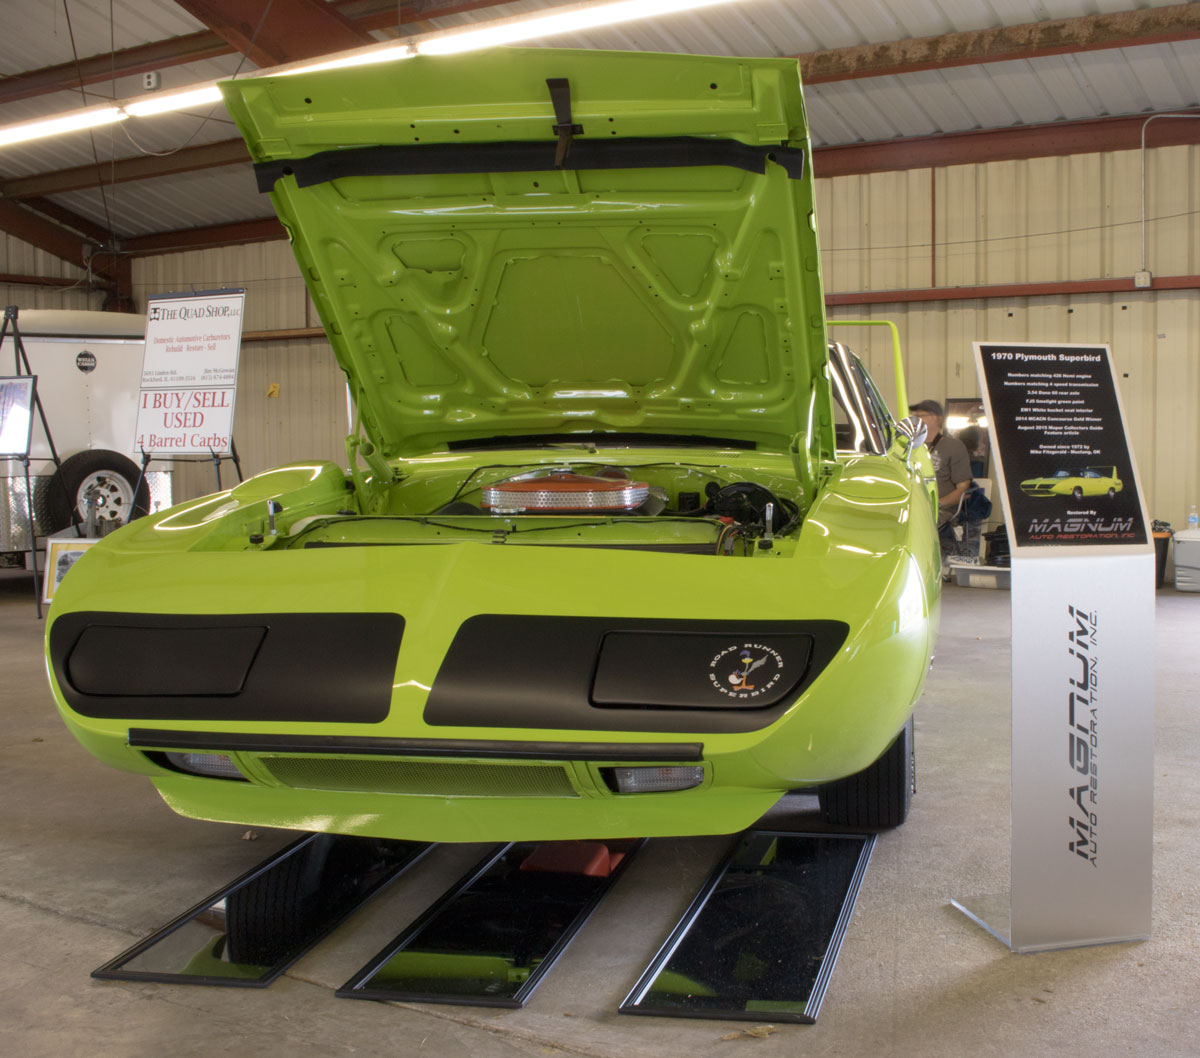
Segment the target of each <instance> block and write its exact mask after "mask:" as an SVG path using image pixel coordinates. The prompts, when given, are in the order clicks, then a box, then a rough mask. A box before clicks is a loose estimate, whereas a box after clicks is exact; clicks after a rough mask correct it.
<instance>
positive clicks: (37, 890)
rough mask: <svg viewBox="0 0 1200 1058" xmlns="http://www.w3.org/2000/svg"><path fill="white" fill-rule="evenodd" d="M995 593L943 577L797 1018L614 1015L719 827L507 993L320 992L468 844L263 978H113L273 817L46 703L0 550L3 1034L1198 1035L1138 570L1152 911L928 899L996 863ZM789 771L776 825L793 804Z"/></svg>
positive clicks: (925, 1047)
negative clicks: (926, 662)
mask: <svg viewBox="0 0 1200 1058" xmlns="http://www.w3.org/2000/svg"><path fill="white" fill-rule="evenodd" d="M1008 626H1009V597H1008V593H1007V592H996V591H987V590H979V589H974V590H973V589H966V588H954V587H951V588H948V589H947V593H946V596H945V606H944V612H943V623H942V627H943V632H942V636H941V639H940V643H939V652H938V659H937V663H936V665H935V667H934V672H933V674H932V676H931V677H930V680H929V684H928V688H927V691H926V694H925V698H924V700H923V702H922V704H921V706H920V707H919V709H918V712H917V754H918V775H919V793H918V796H917V798H916V800H915V801H914V807H913V812H912V814H911V816H910V817H909V821H908V823H907V824H906V825H905V826H904V827H903V828H901V829H900V830H898V831H896V832H892V833H885V834H883V835H881V836H880V838H879V842H878V844H877V846H876V850H875V854H874V857H873V859H872V861H871V866H870V869H869V871H868V874H867V879H866V883H865V885H864V887H863V891H862V894H861V896H860V899H859V906H858V910H857V912H856V913H855V915H854V918H853V920H852V922H851V924H850V929H849V934H848V937H847V939H846V943H845V946H844V948H843V950H842V955H841V958H840V960H839V962H838V965H837V969H836V972H835V973H834V975H833V981H832V984H831V985H830V988H829V992H828V994H827V996H826V1000H825V1005H824V1008H823V1009H822V1011H821V1016H820V1020H819V1023H818V1024H817V1025H815V1026H795V1025H779V1026H777V1027H776V1031H775V1032H774V1033H773V1034H771V1035H770V1036H769V1037H767V1038H765V1039H753V1038H741V1039H737V1040H729V1039H725V1038H723V1037H726V1036H727V1035H729V1034H730V1033H735V1032H738V1031H739V1030H740V1029H743V1028H748V1027H750V1026H749V1025H748V1024H747V1023H745V1022H741V1023H738V1022H719V1021H693V1020H675V1019H667V1018H656V1017H653V1018H645V1017H628V1016H625V1015H619V1014H617V1012H616V1010H617V1005H618V1003H619V1002H620V1001H621V999H622V998H623V997H624V995H625V994H626V992H627V991H628V990H629V989H630V988H631V987H632V985H633V983H634V981H635V980H636V979H637V976H638V974H639V972H640V970H641V968H642V967H643V965H644V964H645V962H646V961H647V960H648V959H649V958H650V956H651V955H653V953H654V951H655V950H656V948H657V946H658V944H659V943H660V942H661V940H662V939H663V938H665V936H666V934H667V933H668V931H669V930H670V928H671V926H672V925H673V924H674V922H675V920H676V918H677V917H678V915H679V914H680V913H681V911H682V910H683V909H684V908H685V907H686V905H687V903H688V902H689V899H690V897H691V895H692V894H693V893H694V891H695V889H696V888H697V887H698V886H699V884H700V883H701V881H702V880H703V878H704V877H705V876H706V874H707V873H708V871H709V869H710V868H711V866H712V865H713V864H714V863H715V862H716V860H717V859H718V857H719V856H720V855H721V853H722V852H723V850H724V849H725V848H727V846H728V843H729V839H728V838H707V839H679V840H656V841H653V842H651V843H649V844H648V845H647V847H646V848H645V849H644V850H643V852H642V853H641V854H640V855H639V857H638V858H637V860H635V861H634V862H633V863H632V864H631V865H630V869H629V870H628V871H627V872H626V874H625V876H624V878H622V880H621V881H620V883H619V884H618V885H617V886H616V888H615V889H614V891H613V892H612V893H611V894H610V896H609V897H608V898H607V899H606V900H605V901H604V903H603V904H602V905H601V907H600V908H599V909H598V910H597V912H596V913H595V915H594V916H593V917H592V919H591V921H590V922H589V923H588V924H587V926H586V927H585V928H584V929H583V931H582V932H581V933H580V935H579V936H578V938H577V940H576V941H575V943H574V944H573V945H572V946H571V948H570V949H569V950H568V951H567V952H566V954H565V955H564V956H563V958H562V960H561V961H560V962H559V964H558V965H557V966H556V967H555V969H554V970H553V972H552V973H551V974H550V975H549V976H548V977H547V979H546V980H545V981H544V983H543V984H542V986H541V987H540V989H539V990H538V991H537V992H536V993H535V994H534V996H533V998H532V999H531V1000H530V1001H529V1003H528V1004H527V1006H526V1007H525V1008H524V1009H523V1010H516V1011H502V1012H496V1011H494V1010H489V1009H485V1008H472V1007H455V1006H434V1005H408V1004H384V1003H373V1002H363V1001H349V1000H341V999H335V998H334V995H333V990H334V989H335V988H336V987H338V986H339V985H340V984H342V983H343V982H344V981H345V980H346V979H347V978H348V977H349V976H350V975H351V974H352V973H353V972H354V971H355V970H357V969H358V968H359V967H360V966H361V965H362V964H363V963H364V962H365V961H366V960H367V959H368V958H369V957H370V956H372V955H373V954H374V953H375V952H376V951H377V950H378V949H379V948H380V947H381V946H382V945H383V944H384V943H385V942H386V941H387V940H388V939H389V938H390V937H391V936H393V935H394V934H395V933H397V932H398V931H399V929H400V928H401V927H402V926H403V925H404V924H405V923H406V922H408V921H410V920H411V919H412V918H413V917H415V916H416V915H417V914H418V913H419V912H420V911H421V910H422V909H423V908H424V907H425V906H426V905H427V904H428V903H429V902H430V901H431V900H432V899H433V898H434V897H435V896H436V895H438V894H439V893H440V892H441V891H442V890H443V889H444V888H445V887H446V886H447V885H449V884H450V883H451V882H452V881H453V880H454V879H455V878H457V877H458V875H459V874H460V873H461V871H462V870H464V869H465V868H466V866H467V865H468V864H470V863H471V862H473V861H474V859H475V857H476V856H477V855H478V854H479V852H480V848H479V847H477V846H458V847H449V846H448V847H441V848H438V849H436V850H434V852H433V853H432V854H431V855H430V856H428V857H427V858H426V859H425V860H424V861H423V862H422V863H420V864H419V865H418V866H417V867H416V868H414V870H413V871H412V872H411V873H410V875H409V876H408V877H407V878H406V879H405V880H403V881H402V882H401V883H399V884H398V885H396V886H394V887H393V888H392V889H390V890H388V891H386V892H385V893H384V894H383V895H382V896H381V897H379V898H378V899H377V900H376V901H374V902H373V903H372V904H370V905H368V907H367V908H366V909H364V910H363V911H362V912H360V913H359V914H358V915H357V916H355V918H353V919H352V920H351V921H350V922H349V923H347V925H346V926H344V927H343V928H342V930H341V931H340V932H339V933H338V934H336V935H335V936H334V937H332V938H329V939H327V940H326V941H325V942H323V943H322V944H320V945H319V946H318V947H317V948H315V949H314V950H313V951H311V952H310V953H309V954H308V955H306V956H305V957H304V958H303V959H302V960H301V961H300V962H299V963H297V964H296V966H295V967H294V968H293V969H292V970H291V971H289V972H288V973H287V974H286V975H285V976H284V977H283V978H281V979H280V980H278V981H276V982H275V984H273V985H272V986H271V987H270V988H269V989H265V990H238V989H217V988H203V987H194V986H193V987H189V986H181V985H159V984H129V983H123V982H101V981H94V980H92V979H90V977H89V976H88V975H89V972H90V971H91V970H92V969H93V968H95V967H96V966H98V965H100V964H101V963H103V962H105V961H107V960H108V959H109V958H111V957H113V956H114V955H116V954H117V953H118V952H120V951H121V950H122V949H124V948H125V947H127V946H128V945H130V944H131V943H132V942H133V941H134V940H136V939H137V938H139V937H140V936H143V935H145V934H146V933H149V932H150V931H152V930H153V929H154V928H156V927H157V926H159V925H161V924H162V923H163V922H164V921H166V920H167V919H169V918H170V917H172V916H173V915H174V914H176V913H178V912H179V911H181V910H182V909H183V908H185V907H187V906H189V905H190V904H192V903H193V902H195V901H196V900H198V899H200V898H201V897H203V896H204V895H206V894H207V893H208V892H210V891H212V890H213V889H215V888H217V887H218V886H219V885H220V884H221V883H223V882H225V881H227V880H229V879H231V878H233V877H234V876H236V875H237V874H239V873H241V872H242V871H243V870H245V869H246V868H247V867H249V866H251V865H253V864H255V863H257V862H258V861H259V860H261V859H262V858H264V857H265V856H266V855H267V854H269V853H270V852H272V851H273V850H275V849H276V848H279V847H280V846H282V845H283V844H285V843H286V842H287V841H288V840H290V837H291V835H289V834H285V833H283V832H271V831H264V832H260V833H259V835H258V837H257V839H256V840H253V841H248V840H244V839H243V834H244V828H241V827H235V826H228V825H224V824H216V823H201V822H196V821H192V820H186V819H181V818H179V817H177V816H175V815H174V814H172V813H171V812H170V811H169V810H168V809H167V808H166V807H165V806H164V805H163V804H162V802H161V801H160V800H159V799H158V796H157V795H156V794H155V793H154V791H153V790H152V788H151V787H150V786H149V784H148V783H146V782H145V781H144V780H142V779H139V778H137V777H135V776H130V775H125V774H121V773H117V772H113V771H110V770H108V769H106V768H104V767H102V766H101V765H99V764H98V763H96V762H95V761H93V760H92V758H91V757H89V756H88V755H87V754H85V753H84V752H83V750H82V749H80V748H79V747H78V746H77V745H76V743H75V742H74V740H73V739H71V738H70V737H69V736H68V735H67V733H66V731H65V729H64V728H63V727H62V725H61V723H60V722H59V720H58V718H57V715H56V714H55V711H54V709H53V707H52V705H51V701H50V695H49V693H48V691H47V689H46V686H45V677H44V674H43V668H42V656H41V634H42V625H41V623H40V622H38V621H37V620H36V618H35V614H34V606H33V596H32V589H31V583H30V579H29V578H28V576H26V575H24V574H20V573H11V572H10V573H2V574H0V671H2V672H3V673H4V677H3V687H2V689H0V715H2V716H3V718H4V722H3V726H2V729H0V761H2V766H0V791H2V800H0V804H2V805H3V808H4V811H3V814H2V815H0V850H2V856H0V951H3V953H4V958H3V960H2V961H0V1027H2V1029H3V1037H2V1038H3V1041H4V1043H3V1047H4V1051H5V1053H7V1054H10V1055H13V1056H17V1058H38V1056H41V1055H54V1056H56V1058H57V1056H61V1055H64V1054H88V1055H91V1056H94V1058H105V1056H110V1055H111V1056H121V1058H140V1056H143V1055H144V1056H155V1058H157V1056H159V1055H162V1054H169V1055H170V1056H171V1058H191V1056H201V1055H203V1056H206V1058H208V1056H211V1055H214V1054H232V1055H243V1054H256V1055H260V1056H263V1058H269V1056H272V1055H284V1054H287V1055H293V1054H314V1055H323V1056H324V1055H329V1056H340V1055H365V1056H374V1055H380V1056H382V1055H388V1056H399V1058H405V1056H409V1055H422V1056H423V1055H436V1056H437V1058H456V1056H459V1055H468V1056H485V1058H492V1056H495V1058H509V1056H513V1058H515V1056H527V1055H551V1054H568V1055H586V1056H596V1058H626V1056H628V1058H635V1056H636V1058H642V1056H645V1058H651V1056H653V1058H658V1056H663V1058H667V1056H670V1058H675V1056H678V1055H708V1054H712V1055H725V1054H745V1053H753V1054H755V1055H758V1056H760V1058H770V1056H781V1055H789V1056H790V1055H796V1054H804V1055H838V1056H855V1055H864V1056H865V1055H870V1056H872V1058H880V1056H887V1055H897V1056H910V1055H921V1056H928V1058H938V1056H946V1058H962V1056H964V1055H970V1056H972V1058H979V1056H986V1055H1020V1056H1038V1055H1055V1056H1056V1058H1069V1056H1074V1055H1080V1056H1083V1055H1088V1056H1089V1058H1105V1056H1108V1055H1132V1054H1136V1055H1138V1056H1139V1058H1156V1056H1167V1055H1170V1056H1179V1055H1200V1038H1198V1036H1197V1033H1196V1029H1195V1024H1196V1021H1195V1019H1196V1013H1197V1006H1198V1004H1200V944H1198V942H1200V881H1198V873H1197V871H1196V870H1195V862H1196V859H1197V854H1198V852H1200V832H1198V829H1197V822H1198V820H1200V767H1198V765H1200V726H1198V725H1197V723H1196V709H1197V705H1196V701H1195V697H1194V688H1195V687H1196V686H1197V683H1198V680H1197V677H1198V675H1200V650H1198V649H1197V643H1198V642H1200V634H1198V633H1200V596H1198V595H1184V594H1177V593H1175V592H1174V591H1172V590H1170V589H1166V590H1163V591H1160V592H1159V596H1158V637H1157V638H1158V655H1157V672H1158V676H1157V679H1158V684H1157V702H1158V704H1157V754H1158V755H1157V762H1156V768H1155V775H1156V800H1155V842H1154V848H1155V864H1154V868H1155V870H1154V874H1155V907H1154V935H1153V939H1151V940H1150V941H1149V942H1146V943H1133V944H1121V945H1112V946H1108V947H1102V948H1091V949H1081V950H1074V951H1066V952H1052V953H1046V954H1040V955H1025V956H1020V955H1013V954H1010V953H1009V952H1008V951H1007V949H1006V948H1004V947H1003V946H1002V945H1000V944H999V943H998V942H997V941H995V940H994V939H993V938H991V937H990V936H988V935H987V934H986V933H984V932H983V931H982V930H980V929H979V928H977V927H976V926H974V925H972V923H971V922H970V921H968V920H967V919H966V918H965V917H963V916H962V915H961V914H959V913H958V912H957V911H955V910H954V909H952V908H951V907H950V906H949V899H950V898H951V897H952V896H970V895H976V894H981V893H991V892H1000V891H1003V890H1004V889H1005V887H1006V884H1007V873H1008V863H1007V860H1008V769H1009V759H1008V758H1009V747H1008V726H1009V724H1008V713H1009V704H1008V682H1007V681H1008ZM814 804H815V802H813V800H812V799H811V798H800V797H791V798H787V799H785V800H784V801H783V802H781V803H780V805H779V807H777V808H776V809H775V810H774V812H773V813H772V814H771V817H770V821H771V823H772V825H777V826H781V827H786V828H794V829H803V828H804V827H805V826H807V825H809V824H810V823H811V822H812V820H813V817H812V811H813V807H814Z"/></svg>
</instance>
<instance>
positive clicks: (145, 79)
mask: <svg viewBox="0 0 1200 1058" xmlns="http://www.w3.org/2000/svg"><path fill="white" fill-rule="evenodd" d="M142 87H143V88H144V89H146V91H147V92H153V91H154V89H156V88H161V87H162V74H161V73H159V72H158V71H157V70H151V71H149V72H148V73H144V74H142Z"/></svg>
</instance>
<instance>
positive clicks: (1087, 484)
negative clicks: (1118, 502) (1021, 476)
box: [1021, 467, 1123, 500]
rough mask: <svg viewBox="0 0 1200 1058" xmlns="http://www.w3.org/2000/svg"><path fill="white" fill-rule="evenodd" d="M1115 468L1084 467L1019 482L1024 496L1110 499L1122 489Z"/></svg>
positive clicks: (1058, 471)
mask: <svg viewBox="0 0 1200 1058" xmlns="http://www.w3.org/2000/svg"><path fill="white" fill-rule="evenodd" d="M1122 487H1123V486H1122V484H1121V479H1120V478H1119V477H1117V468H1116V467H1085V468H1084V469H1082V470H1056V471H1055V472H1054V473H1053V474H1051V475H1050V476H1049V477H1044V478H1029V479H1028V480H1027V481H1022V482H1021V491H1022V492H1023V493H1025V495H1026V496H1070V497H1071V498H1072V499H1076V500H1081V499H1083V498H1084V497H1085V496H1107V497H1108V498H1109V499H1112V498H1113V497H1114V496H1115V495H1116V494H1117V493H1118V492H1120V491H1121V489H1122Z"/></svg>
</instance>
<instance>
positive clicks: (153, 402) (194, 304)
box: [134, 290, 246, 456]
mask: <svg viewBox="0 0 1200 1058" xmlns="http://www.w3.org/2000/svg"><path fill="white" fill-rule="evenodd" d="M245 297H246V295H245V291H244V290H210V291H204V292H201V293H196V294H161V295H154V296H152V297H150V298H149V299H148V302H147V308H146V353H145V360H144V361H143V364H142V384H141V391H140V392H139V394H138V418H137V428H136V433H135V437H134V448H135V450H136V451H138V452H142V453H145V454H147V455H168V456H169V455H209V454H213V453H216V454H218V455H220V454H225V453H228V452H229V451H230V445H231V441H232V438H233V412H234V397H235V393H236V388H237V373H238V357H239V354H240V351H241V344H242V314H243V309H244V306H245Z"/></svg>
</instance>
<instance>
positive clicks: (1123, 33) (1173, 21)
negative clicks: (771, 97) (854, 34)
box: [796, 3, 1200, 85]
mask: <svg viewBox="0 0 1200 1058" xmlns="http://www.w3.org/2000/svg"><path fill="white" fill-rule="evenodd" d="M1197 38H1200V4H1198V3H1188V4H1175V5H1173V6H1171V7H1149V8H1144V9H1140V10H1136V11H1116V12H1111V13H1108V14H1102V15H1083V16H1081V17H1078V18H1060V19H1054V20H1053V21H1048V22H1025V23H1022V24H1020V25H1016V26H997V27H995V28H993V29H981V30H970V31H967V32H963V33H946V34H943V35H942V36H938V37H917V38H912V39H909V40H894V41H888V42H886V43H882V44H860V45H857V46H856V47H852V48H834V49H831V50H829V51H816V52H808V53H806V54H802V55H797V56H796V58H797V59H799V60H800V68H801V72H802V76H803V79H804V83H805V84H808V85H814V84H828V83H829V82H831V81H849V80H854V79H857V78H863V77H883V76H886V75H889V74H902V73H916V72H918V71H921V70H941V69H948V68H950V67H953V66H976V65H979V64H980V63H992V62H1010V61H1012V60H1014V59H1035V58H1040V57H1042V56H1048V55H1065V54H1068V53H1070V52H1081V51H1100V50H1103V49H1106V48H1134V47H1139V46H1141V45H1146V44H1163V43H1169V42H1171V41H1181V40H1195V39H1197Z"/></svg>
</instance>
